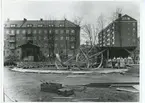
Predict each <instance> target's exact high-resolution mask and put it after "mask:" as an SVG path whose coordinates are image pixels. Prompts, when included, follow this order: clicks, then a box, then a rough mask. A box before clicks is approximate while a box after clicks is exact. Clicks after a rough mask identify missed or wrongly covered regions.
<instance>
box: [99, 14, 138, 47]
mask: <svg viewBox="0 0 145 103" xmlns="http://www.w3.org/2000/svg"><path fill="white" fill-rule="evenodd" d="M98 40H99V43H98V45H99V46H100V47H136V46H137V21H136V20H135V19H134V18H132V17H130V16H128V15H123V16H121V14H119V16H118V19H116V20H115V21H113V22H112V23H110V24H109V25H108V26H107V27H106V28H105V29H103V30H102V31H101V32H100V33H99V35H98Z"/></svg>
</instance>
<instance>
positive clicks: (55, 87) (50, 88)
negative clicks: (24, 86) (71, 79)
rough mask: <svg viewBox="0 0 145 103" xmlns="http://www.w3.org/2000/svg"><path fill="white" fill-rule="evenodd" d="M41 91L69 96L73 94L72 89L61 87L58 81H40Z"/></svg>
mask: <svg viewBox="0 0 145 103" xmlns="http://www.w3.org/2000/svg"><path fill="white" fill-rule="evenodd" d="M41 91H43V92H51V93H57V94H58V95H63V96H70V95H73V94H74V90H73V89H70V88H67V87H63V86H62V84H59V83H48V82H45V83H42V84H41Z"/></svg>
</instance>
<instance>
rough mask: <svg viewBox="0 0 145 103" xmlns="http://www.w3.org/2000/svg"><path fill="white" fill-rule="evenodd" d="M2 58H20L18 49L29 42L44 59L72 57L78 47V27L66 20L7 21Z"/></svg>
mask: <svg viewBox="0 0 145 103" xmlns="http://www.w3.org/2000/svg"><path fill="white" fill-rule="evenodd" d="M4 25H5V26H4V57H5V58H7V57H9V56H15V57H20V55H21V52H22V51H19V49H18V47H19V46H21V45H24V44H26V43H27V42H31V43H32V44H33V45H37V46H38V47H39V48H40V52H41V54H42V55H43V56H45V57H50V58H51V57H52V58H53V57H54V55H55V53H63V54H66V55H73V54H75V53H76V52H77V50H78V48H79V46H80V27H79V26H78V25H75V24H74V23H72V22H71V21H68V20H66V19H65V20H43V19H40V20H27V19H24V20H7V21H6V22H5V24H4Z"/></svg>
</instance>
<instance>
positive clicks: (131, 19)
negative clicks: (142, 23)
mask: <svg viewBox="0 0 145 103" xmlns="http://www.w3.org/2000/svg"><path fill="white" fill-rule="evenodd" d="M124 17H127V18H128V17H129V18H130V20H122V18H124ZM118 20H122V21H137V20H135V19H134V18H132V17H131V16H129V15H127V14H125V15H123V16H121V18H118V19H116V20H115V21H118Z"/></svg>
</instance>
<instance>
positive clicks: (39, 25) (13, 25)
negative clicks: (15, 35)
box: [5, 24, 65, 27]
mask: <svg viewBox="0 0 145 103" xmlns="http://www.w3.org/2000/svg"><path fill="white" fill-rule="evenodd" d="M5 26H7V25H6V24H5ZM26 26H27V27H33V26H34V25H33V24H27V25H26ZM44 26H45V25H44V24H38V25H37V27H44ZM48 26H49V27H54V26H55V25H54V24H49V25H48ZM64 26H65V25H64V24H59V27H64ZM10 27H17V24H11V25H10Z"/></svg>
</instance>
